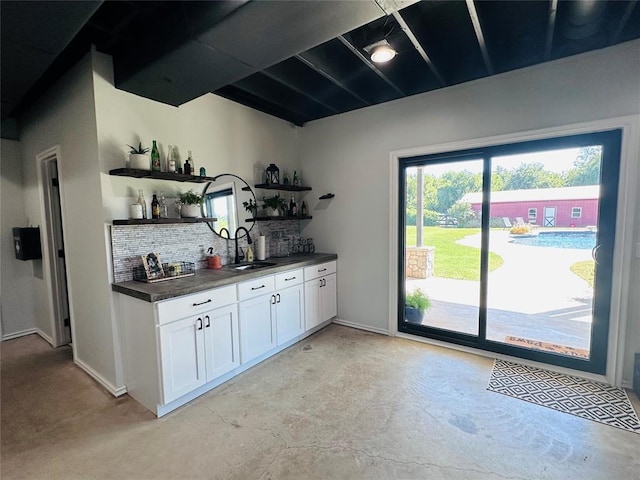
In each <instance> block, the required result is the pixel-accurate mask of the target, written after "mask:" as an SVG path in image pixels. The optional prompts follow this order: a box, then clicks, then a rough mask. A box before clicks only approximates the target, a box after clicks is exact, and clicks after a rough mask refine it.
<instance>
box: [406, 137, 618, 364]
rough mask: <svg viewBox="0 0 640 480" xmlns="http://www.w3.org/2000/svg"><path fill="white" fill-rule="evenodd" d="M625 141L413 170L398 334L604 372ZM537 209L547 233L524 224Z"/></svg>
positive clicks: (526, 145)
mask: <svg viewBox="0 0 640 480" xmlns="http://www.w3.org/2000/svg"><path fill="white" fill-rule="evenodd" d="M620 141H621V132H620V131H619V130H616V131H609V132H599V133H592V134H586V135H575V136H569V137H561V138H555V139H548V140H538V141H532V142H523V143H518V144H509V145H498V146H491V147H486V148H483V149H477V150H474V151H461V152H449V153H446V154H441V155H431V156H423V157H412V158H407V159H401V161H400V167H401V168H400V177H399V179H398V180H399V186H400V188H399V192H400V195H401V197H400V202H399V203H400V205H401V207H400V208H401V212H400V213H401V215H400V218H402V219H403V221H402V222H401V225H400V226H399V229H398V235H399V242H398V244H399V245H400V246H401V249H400V251H399V252H398V254H399V263H398V265H399V272H398V273H399V279H400V281H399V284H398V299H399V302H398V330H399V331H401V332H406V333H411V334H416V335H421V336H426V337H430V338H435V339H438V340H444V341H448V342H452V343H457V344H462V345H468V346H472V347H475V348H480V349H484V350H489V351H494V352H498V353H503V354H507V355H512V356H517V357H522V358H528V359H532V360H536V361H540V362H545V363H550V364H555V365H560V366H564V367H568V368H573V369H577V370H583V371H590V372H595V373H604V372H605V370H606V354H607V341H608V334H609V311H610V305H611V278H612V264H613V247H614V239H615V229H616V225H615V219H616V208H617V189H618V179H619V162H620ZM419 170H420V171H422V175H423V178H422V179H420V181H418V178H417V177H418V171H419ZM419 184H420V185H421V188H422V192H421V195H417V194H416V190H417V188H418V187H417V186H418V185H419ZM418 198H422V200H421V203H418ZM534 210H535V211H541V212H542V213H543V215H544V221H543V224H542V225H540V226H538V225H535V224H533V223H532V224H530V223H528V222H524V221H523V220H521V219H523V218H529V217H530V212H531V211H534ZM418 217H420V218H421V219H422V223H423V224H424V227H421V229H422V235H421V237H422V239H423V242H422V244H419V243H418V242H417V239H418V237H419V236H418V235H417V234H416V233H417V232H416V229H417V225H419V224H420V222H419V221H417V218H418ZM506 219H509V222H508V223H507V221H506ZM509 224H510V225H509ZM592 252H593V253H592ZM596 254H597V255H596ZM592 255H593V258H592ZM596 259H597V262H596V261H595V260H596ZM415 305H418V306H420V305H421V306H422V307H423V311H422V312H418V313H417V314H416V313H415V312H414V310H415V309H413V308H412V307H413V306H415ZM416 315H417V316H416Z"/></svg>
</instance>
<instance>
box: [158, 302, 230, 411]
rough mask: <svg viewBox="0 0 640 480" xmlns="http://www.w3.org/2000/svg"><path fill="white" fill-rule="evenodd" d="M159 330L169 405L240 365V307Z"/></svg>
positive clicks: (165, 395) (180, 321)
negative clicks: (238, 312) (238, 309)
mask: <svg viewBox="0 0 640 480" xmlns="http://www.w3.org/2000/svg"><path fill="white" fill-rule="evenodd" d="M158 328H159V330H160V359H161V363H162V368H161V372H162V374H161V375H162V394H163V395H162V397H163V401H164V403H165V404H166V403H169V402H171V401H173V400H175V399H176V398H179V397H181V396H182V395H184V394H186V393H189V392H191V391H192V390H195V389H196V388H198V387H201V386H202V385H204V384H205V383H207V382H210V381H212V380H214V379H216V378H217V377H220V376H221V375H224V374H225V373H227V372H230V371H231V370H233V369H234V368H236V367H237V366H239V365H240V345H239V339H238V314H237V307H236V305H229V306H227V307H223V308H219V309H216V310H211V311H209V312H204V313H202V314H201V315H198V316H197V317H190V318H185V319H183V320H178V321H175V322H171V323H167V324H166V325H162V326H160V327H158Z"/></svg>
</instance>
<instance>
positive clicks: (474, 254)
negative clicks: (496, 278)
mask: <svg viewBox="0 0 640 480" xmlns="http://www.w3.org/2000/svg"><path fill="white" fill-rule="evenodd" d="M479 232H480V229H479V228H440V227H424V230H423V234H422V241H423V244H424V245H428V246H433V247H436V257H435V266H434V267H435V272H434V275H435V276H436V277H444V278H454V279H458V280H475V281H479V280H480V249H478V248H473V247H467V246H465V245H458V244H457V243H455V242H456V241H457V240H460V239H461V238H464V237H466V236H468V235H473V234H476V233H479ZM406 244H407V246H408V247H411V246H415V245H416V227H415V226H408V227H407V238H406ZM503 263H504V260H502V257H501V256H500V255H498V254H496V253H493V252H489V271H490V272H491V271H493V270H495V269H496V268H498V267H500V266H502V264H503Z"/></svg>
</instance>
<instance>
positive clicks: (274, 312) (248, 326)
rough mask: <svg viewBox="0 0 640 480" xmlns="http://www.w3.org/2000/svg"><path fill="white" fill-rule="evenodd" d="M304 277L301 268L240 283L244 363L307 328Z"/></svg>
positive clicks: (241, 349) (242, 358)
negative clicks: (305, 323) (305, 321)
mask: <svg viewBox="0 0 640 480" xmlns="http://www.w3.org/2000/svg"><path fill="white" fill-rule="evenodd" d="M303 279H304V272H303V270H302V269H298V270H291V271H288V272H284V273H280V274H277V275H268V276H265V277H259V278H257V279H254V280H251V281H249V282H244V283H241V284H238V293H239V296H240V299H241V300H242V299H243V298H248V299H247V300H244V301H241V302H240V339H241V348H240V352H241V360H242V363H243V364H244V363H248V362H250V361H252V360H254V359H256V358H258V357H259V356H261V355H264V354H265V353H267V352H268V351H270V350H272V349H273V348H275V347H277V346H280V345H283V344H285V343H286V342H288V341H290V340H293V339H294V338H296V337H298V336H300V335H301V334H302V333H303V332H304V289H303V285H302V282H303ZM264 293H267V295H264ZM258 294H260V296H258V297H256V295H258Z"/></svg>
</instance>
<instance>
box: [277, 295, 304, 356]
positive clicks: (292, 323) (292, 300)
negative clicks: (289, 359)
mask: <svg viewBox="0 0 640 480" xmlns="http://www.w3.org/2000/svg"><path fill="white" fill-rule="evenodd" d="M275 316H276V332H277V339H278V341H277V343H278V346H280V345H282V344H284V343H286V342H288V341H289V340H292V339H294V338H296V337H298V336H300V335H301V334H302V333H303V332H304V289H303V287H302V285H301V284H300V285H296V286H294V287H289V288H285V289H284V290H280V291H278V293H276V303H275Z"/></svg>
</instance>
